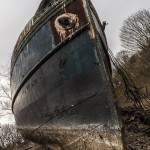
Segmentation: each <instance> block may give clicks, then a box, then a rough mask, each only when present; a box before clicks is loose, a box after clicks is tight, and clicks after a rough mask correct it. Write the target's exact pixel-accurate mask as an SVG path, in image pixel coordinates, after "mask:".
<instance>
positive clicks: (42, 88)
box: [11, 0, 122, 150]
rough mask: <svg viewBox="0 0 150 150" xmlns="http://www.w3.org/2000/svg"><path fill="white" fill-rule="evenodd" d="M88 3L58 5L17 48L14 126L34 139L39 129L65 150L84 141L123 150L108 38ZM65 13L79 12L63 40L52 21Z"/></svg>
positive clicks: (93, 146) (77, 1)
mask: <svg viewBox="0 0 150 150" xmlns="http://www.w3.org/2000/svg"><path fill="white" fill-rule="evenodd" d="M87 2H89V1H85V0H83V1H82V0H74V1H73V2H72V1H70V3H68V4H67V5H66V6H65V8H64V5H61V6H60V8H61V9H60V11H58V12H55V14H54V15H53V16H52V17H49V20H47V21H46V22H45V23H44V24H43V25H42V26H41V27H40V28H39V29H38V31H37V32H35V33H34V34H30V35H29V36H28V38H29V39H30V40H29V39H25V40H27V41H28V42H26V41H23V43H26V44H25V45H24V46H22V49H20V50H18V51H15V53H14V56H13V60H15V59H16V61H12V62H13V64H12V73H11V75H12V76H11V89H12V97H13V112H14V115H15V119H16V124H17V126H18V128H19V129H21V130H22V133H23V134H24V135H25V136H27V137H28V138H29V137H30V138H32V140H34V138H35V136H36V134H37V133H39V132H40V133H39V134H40V135H41V137H42V138H44V137H46V138H47V139H49V140H50V141H51V143H52V144H53V142H54V143H55V142H58V143H59V144H61V145H63V147H64V149H68V150H70V149H83V147H84V146H85V145H86V148H85V149H90V150H99V148H100V147H101V149H102V147H103V149H104V150H107V149H110V148H112V149H113V148H116V149H118V150H121V149H122V142H121V129H120V124H119V121H118V117H117V113H116V110H115V106H114V104H113V99H114V98H113V93H112V85H111V83H110V75H111V69H110V62H109V58H108V55H107V42H106V39H105V35H104V33H103V31H102V30H101V26H100V25H98V24H99V23H98V22H97V23H96V21H97V20H96V17H95V18H94V16H95V14H94V13H92V11H91V9H92V8H91V7H90V6H89V3H87ZM62 6H63V7H62ZM65 12H68V13H72V14H76V15H77V16H78V17H79V27H78V28H77V29H75V30H74V32H73V33H70V35H68V36H67V37H65V38H64V39H62V38H61V37H60V34H59V33H58V31H57V29H56V27H55V20H56V18H57V17H58V16H59V15H61V14H62V13H65ZM93 19H94V20H93ZM37 27H38V26H37ZM31 29H32V28H31ZM35 31H36V30H35ZM91 33H92V34H93V33H94V35H95V36H91V35H92V34H91ZM62 40H63V41H62ZM23 43H21V42H20V45H23ZM16 53H18V54H16ZM39 126H40V128H39ZM36 128H38V129H36ZM34 130H35V131H36V132H34ZM45 130H46V132H45ZM25 132H26V133H28V134H25ZM64 137H65V138H64ZM52 141H53V142H52ZM58 143H57V144H58ZM84 143H86V144H84ZM49 144H50V143H49ZM103 149H102V150H103Z"/></svg>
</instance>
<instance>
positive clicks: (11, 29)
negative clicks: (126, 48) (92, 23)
mask: <svg viewBox="0 0 150 150" xmlns="http://www.w3.org/2000/svg"><path fill="white" fill-rule="evenodd" d="M92 1H93V3H94V5H95V7H96V9H97V11H98V14H99V16H100V18H101V20H106V21H107V22H108V23H109V25H108V26H107V28H106V36H107V38H108V44H109V47H110V48H111V49H112V50H113V52H117V51H119V50H120V49H121V48H120V42H119V29H120V27H121V25H122V23H123V20H124V19H126V18H127V17H128V16H130V15H131V14H133V13H135V12H136V11H138V10H140V9H143V8H146V9H149V8H150V0H92ZM40 2H41V0H0V67H1V66H4V67H5V66H6V67H8V66H9V63H10V56H11V53H12V50H13V47H14V45H15V43H16V41H17V38H18V36H19V34H20V32H21V31H22V29H23V28H24V26H25V24H26V23H27V22H28V20H29V19H30V18H31V17H32V16H33V14H34V13H35V10H36V9H37V7H38V5H39V3H40ZM0 72H1V70H0Z"/></svg>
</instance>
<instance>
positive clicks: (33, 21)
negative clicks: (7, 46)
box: [14, 0, 62, 49]
mask: <svg viewBox="0 0 150 150" xmlns="http://www.w3.org/2000/svg"><path fill="white" fill-rule="evenodd" d="M61 2H62V0H58V1H56V2H53V4H52V2H51V3H50V4H49V5H48V7H46V8H45V9H43V10H42V11H41V12H40V13H39V14H38V15H35V16H34V17H33V18H32V19H31V20H29V22H28V23H27V24H26V26H25V28H24V30H23V31H22V32H21V34H20V36H19V38H18V40H17V43H16V45H15V48H14V49H17V48H18V47H19V45H20V43H21V42H22V41H23V39H24V37H25V36H26V35H27V34H28V33H29V32H30V31H31V29H32V27H33V26H34V25H35V24H37V23H38V21H39V20H40V18H42V17H43V16H44V15H45V14H46V13H47V12H49V10H51V9H53V8H54V7H55V6H57V5H58V4H60V3H61Z"/></svg>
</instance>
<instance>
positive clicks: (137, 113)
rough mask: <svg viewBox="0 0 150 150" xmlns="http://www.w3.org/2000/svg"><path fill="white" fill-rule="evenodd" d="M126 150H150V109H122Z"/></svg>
mask: <svg viewBox="0 0 150 150" xmlns="http://www.w3.org/2000/svg"><path fill="white" fill-rule="evenodd" d="M120 114H121V118H122V122H123V139H124V145H125V149H126V150H150V109H147V110H142V109H137V108H133V107H124V108H120Z"/></svg>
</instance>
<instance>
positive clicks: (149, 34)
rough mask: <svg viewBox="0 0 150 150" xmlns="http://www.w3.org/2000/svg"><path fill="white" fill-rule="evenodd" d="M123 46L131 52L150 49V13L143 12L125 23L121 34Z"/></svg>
mask: <svg viewBox="0 0 150 150" xmlns="http://www.w3.org/2000/svg"><path fill="white" fill-rule="evenodd" d="M120 38H121V42H122V46H123V47H124V48H125V49H127V50H129V51H134V52H137V51H140V50H145V51H147V50H149V49H150V12H149V11H148V10H145V9H144V10H141V11H138V12H137V13H135V14H133V15H132V16H130V17H129V18H128V19H126V20H125V21H124V25H123V27H122V28H121V34H120Z"/></svg>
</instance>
